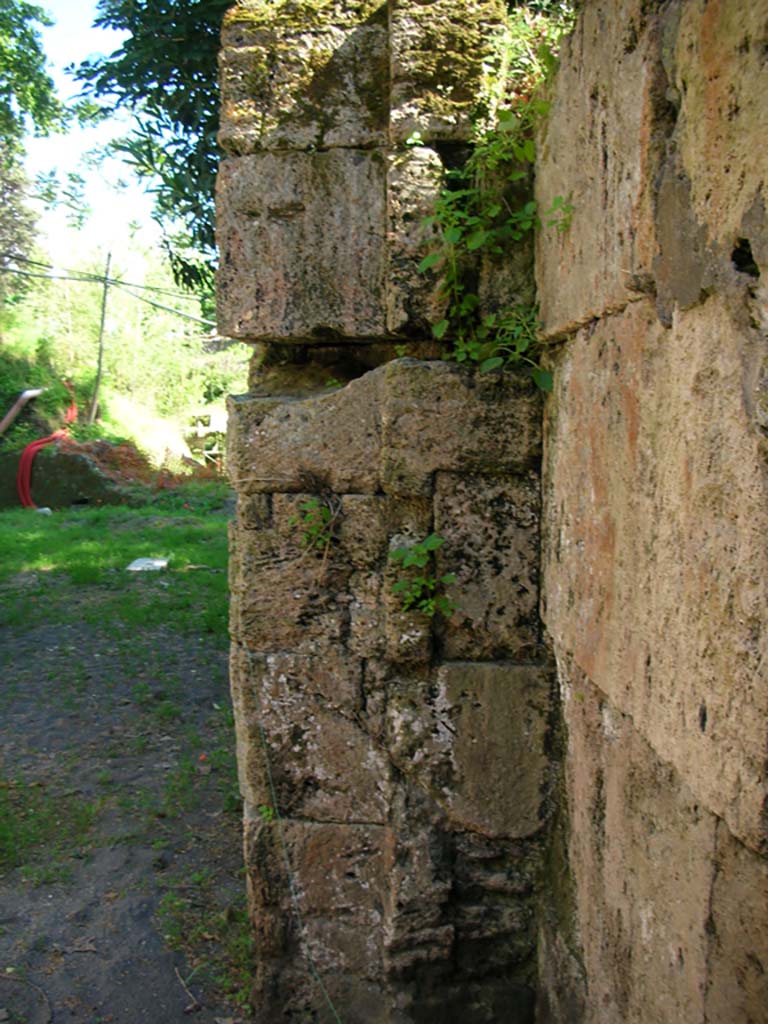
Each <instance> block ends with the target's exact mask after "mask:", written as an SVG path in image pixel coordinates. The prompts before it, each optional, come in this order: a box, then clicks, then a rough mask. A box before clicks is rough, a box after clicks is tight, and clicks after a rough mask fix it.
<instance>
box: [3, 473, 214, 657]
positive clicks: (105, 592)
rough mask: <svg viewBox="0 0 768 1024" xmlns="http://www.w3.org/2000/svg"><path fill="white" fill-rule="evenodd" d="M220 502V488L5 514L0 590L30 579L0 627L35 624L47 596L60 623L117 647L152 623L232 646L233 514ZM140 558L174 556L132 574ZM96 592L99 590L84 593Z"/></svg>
mask: <svg viewBox="0 0 768 1024" xmlns="http://www.w3.org/2000/svg"><path fill="white" fill-rule="evenodd" d="M214 494H217V495H218V498H217V501H218V506H219V507H218V509H217V510H213V509H212V508H211V505H212V504H213V503H214ZM221 498H222V489H221V486H220V485H216V489H215V490H212V489H211V487H210V486H209V487H206V488H203V489H200V488H189V489H188V488H185V489H184V490H183V491H177V492H174V493H173V495H172V496H171V495H170V494H169V495H165V496H163V498H162V499H161V500H158V501H156V502H153V503H152V504H150V505H145V506H142V507H141V508H128V507H126V506H110V507H102V508H83V509H73V510H69V511H62V512H56V513H54V514H53V515H51V516H41V515H38V514H36V513H35V512H31V511H28V510H26V509H14V510H10V511H3V512H0V584H2V583H3V582H9V583H11V584H13V581H14V580H19V579H21V578H23V577H22V575H21V574H24V576H25V577H26V580H27V583H26V585H25V586H24V587H23V588H22V589H20V590H19V592H15V593H14V594H13V598H12V599H8V598H7V597H5V598H4V597H0V626H2V625H5V626H22V625H24V624H26V623H30V622H32V621H34V619H35V617H36V614H37V611H38V608H37V605H38V604H39V603H40V600H41V597H42V593H41V592H42V591H44V592H45V602H46V606H47V607H49V608H50V607H51V602H53V607H56V606H57V603H58V605H59V607H58V608H57V612H58V611H60V612H61V615H60V618H61V621H63V622H67V621H69V622H72V621H85V622H88V623H91V624H93V625H98V626H99V627H100V628H103V629H105V630H106V631H108V632H109V631H111V633H113V634H114V636H115V638H116V639H119V638H120V637H121V636H123V635H124V633H125V630H126V627H132V626H135V627H142V628H145V626H146V623H147V622H148V621H149V622H152V623H153V624H157V625H161V624H162V625H172V626H174V627H176V628H177V629H178V630H179V631H180V632H182V633H186V634H190V633H192V634H215V635H218V636H219V637H221V638H222V639H225V638H226V633H227V608H228V589H227V573H226V568H227V521H228V516H227V514H226V513H225V512H224V511H223V509H222V507H221V505H222V502H221ZM185 505H187V506H189V507H186V508H185V507H184V506H185ZM168 512H172V515H168V514H164V513H168ZM136 558H168V560H169V567H168V570H167V571H163V572H151V573H134V572H128V571H127V566H128V565H129V564H130V563H131V562H132V561H133V560H134V559H136ZM32 574H33V575H32ZM93 586H95V587H98V591H97V592H92V591H89V590H83V591H78V588H79V587H89V588H90V587H93ZM57 587H58V588H59V591H60V593H58V594H57V591H56V588H57ZM73 597H74V601H73ZM49 617H50V613H49Z"/></svg>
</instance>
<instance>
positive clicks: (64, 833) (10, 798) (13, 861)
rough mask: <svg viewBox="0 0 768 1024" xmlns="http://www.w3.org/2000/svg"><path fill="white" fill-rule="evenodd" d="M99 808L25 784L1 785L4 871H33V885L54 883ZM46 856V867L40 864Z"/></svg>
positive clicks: (19, 781) (1, 864) (0, 831)
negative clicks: (22, 867)
mask: <svg viewBox="0 0 768 1024" xmlns="http://www.w3.org/2000/svg"><path fill="white" fill-rule="evenodd" d="M96 813H97V807H96V805H95V804H92V803H88V802H86V801H84V800H81V799H79V798H77V797H74V796H71V795H70V796H66V797H61V796H56V795H55V794H53V793H50V792H48V791H47V790H46V788H45V787H44V786H41V785H35V784H29V783H27V782H25V781H24V780H23V779H15V780H8V781H5V780H0V871H7V870H11V869H13V868H15V867H19V866H20V865H25V866H29V871H30V880H31V881H33V882H36V881H39V882H40V883H43V882H46V881H56V880H58V879H59V878H62V877H64V876H65V874H66V865H65V864H64V863H63V862H64V861H66V859H67V858H68V857H70V856H72V855H73V854H74V853H75V852H76V851H77V849H78V848H79V844H80V843H81V842H82V839H83V836H84V834H86V833H87V832H88V830H89V829H90V827H91V825H92V824H93V821H94V818H95V816H96ZM43 855H44V858H45V859H44V863H42V864H41V863H39V862H40V860H41V858H42V857H43Z"/></svg>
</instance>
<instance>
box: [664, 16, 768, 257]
mask: <svg viewBox="0 0 768 1024" xmlns="http://www.w3.org/2000/svg"><path fill="white" fill-rule="evenodd" d="M766 17H768V5H766V3H765V0H755V2H754V3H749V4H744V5H734V4H731V3H728V2H727V0H718V2H716V3H708V4H705V3H701V2H696V3H691V4H682V5H681V7H680V22H679V26H677V31H676V33H675V35H674V36H672V32H673V29H674V27H675V26H674V21H673V19H668V21H669V22H670V23H669V25H668V27H667V29H666V31H667V33H668V35H670V36H672V38H671V39H670V41H669V43H668V46H669V47H670V48H672V47H673V50H672V53H671V54H670V57H669V63H670V64H671V67H672V77H673V86H674V90H675V96H676V98H678V99H679V103H680V116H679V120H678V125H677V130H676V133H675V141H676V142H677V145H678V147H679V151H680V155H681V161H682V165H683V167H684V169H685V171H686V173H687V174H688V176H689V177H690V179H691V205H692V208H693V212H694V215H695V216H696V218H697V219H698V220H699V222H701V223H702V224H705V225H706V230H707V235H708V237H709V238H710V239H712V240H713V241H715V242H716V243H720V244H721V245H722V246H724V247H725V249H726V251H727V254H728V255H729V254H730V252H731V249H732V248H733V245H734V242H735V240H736V239H737V238H738V237H739V235H741V234H742V228H743V221H744V218H745V215H746V214H747V212H748V211H749V209H750V208H751V206H752V204H753V203H754V201H755V198H756V197H760V196H762V197H763V200H764V199H765V187H766V180H765V159H764V157H763V154H762V150H761V148H760V147H759V145H757V144H756V140H760V139H764V138H765V137H766V133H768V110H766V105H765V103H763V102H762V90H763V89H764V81H765V42H766ZM752 241H753V246H754V247H755V248H758V246H759V245H760V243H761V239H760V238H759V237H758V233H757V232H755V233H754V234H753V235H752ZM762 245H765V225H764V224H763V228H762Z"/></svg>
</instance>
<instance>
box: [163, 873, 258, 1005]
mask: <svg viewBox="0 0 768 1024" xmlns="http://www.w3.org/2000/svg"><path fill="white" fill-rule="evenodd" d="M199 874H200V877H198V878H194V877H193V878H192V879H190V882H189V883H186V884H185V883H181V882H172V883H171V888H170V889H169V891H168V892H167V893H166V894H165V896H164V897H163V899H162V901H161V903H160V907H159V908H158V915H157V916H158V923H159V925H160V930H161V932H162V934H163V937H164V938H165V941H166V942H167V944H168V945H169V946H170V947H171V949H175V950H179V951H181V952H183V953H184V954H185V955H186V958H187V961H188V963H190V964H191V965H192V972H191V973H190V974H189V976H188V977H187V979H186V981H187V982H189V981H191V980H192V978H193V977H196V978H197V979H198V980H199V981H203V982H206V983H207V984H211V985H213V986H214V987H215V988H216V989H217V990H218V991H219V992H220V993H221V995H222V996H223V997H224V998H226V999H227V1000H229V1001H230V1002H231V1003H233V1004H234V1005H236V1006H239V1007H241V1008H245V1007H248V1006H249V1003H250V994H251V989H252V988H253V977H254V970H255V943H254V938H253V933H252V931H251V926H250V923H249V920H248V912H247V909H246V904H245V897H244V896H243V897H241V898H240V899H238V900H236V901H234V902H233V903H230V904H229V905H228V906H226V907H224V908H221V909H218V910H215V911H211V910H210V909H207V908H208V900H207V899H206V898H205V895H206V892H207V890H208V888H209V887H210V885H211V882H212V879H211V877H210V876H208V875H203V873H202V872H201V873H199Z"/></svg>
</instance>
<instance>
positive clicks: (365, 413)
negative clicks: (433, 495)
mask: <svg viewBox="0 0 768 1024" xmlns="http://www.w3.org/2000/svg"><path fill="white" fill-rule="evenodd" d="M381 380H382V376H381V374H380V373H379V374H378V375H377V374H376V373H371V374H366V376H364V377H361V378H360V379H359V380H354V381H351V382H350V383H349V384H348V385H347V386H346V387H345V388H343V389H342V390H340V391H335V392H332V393H331V394H327V395H323V396H320V397H317V398H311V399H306V400H304V401H298V400H291V399H289V400H286V401H280V400H275V399H269V398H266V399H264V398H251V397H250V396H248V395H243V396H239V397H237V398H234V399H232V398H231V399H230V400H229V404H228V409H229V428H228V429H229V434H228V441H227V456H228V458H227V462H228V467H229V475H230V479H231V481H232V484H233V486H234V487H236V488H237V490H238V491H239V492H240V493H242V494H257V493H269V492H274V491H286V492H291V491H293V492H314V493H321V492H322V491H324V490H331V491H333V492H335V493H336V494H345V493H349V492H352V493H354V492H358V493H363V494H365V493H368V494H371V493H375V492H376V491H377V490H379V447H380V435H381V427H380V400H379V386H380V383H381Z"/></svg>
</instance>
